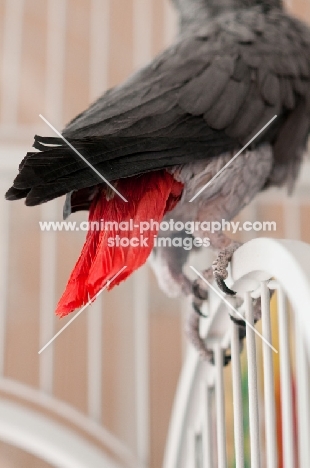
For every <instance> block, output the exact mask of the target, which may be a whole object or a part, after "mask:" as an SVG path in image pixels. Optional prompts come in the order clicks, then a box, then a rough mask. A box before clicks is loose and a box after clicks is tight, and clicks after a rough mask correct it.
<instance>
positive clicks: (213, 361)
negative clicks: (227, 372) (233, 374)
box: [210, 351, 231, 367]
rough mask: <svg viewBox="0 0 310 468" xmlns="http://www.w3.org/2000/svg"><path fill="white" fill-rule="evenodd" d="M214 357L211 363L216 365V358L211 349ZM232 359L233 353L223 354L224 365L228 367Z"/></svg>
mask: <svg viewBox="0 0 310 468" xmlns="http://www.w3.org/2000/svg"><path fill="white" fill-rule="evenodd" d="M211 353H212V357H211V359H210V362H211V364H212V365H213V366H214V365H215V359H214V353H213V351H211ZM230 361H231V354H224V355H223V366H224V367H226V366H228V364H229V363H230Z"/></svg>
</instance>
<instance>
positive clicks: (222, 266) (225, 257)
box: [212, 242, 242, 296]
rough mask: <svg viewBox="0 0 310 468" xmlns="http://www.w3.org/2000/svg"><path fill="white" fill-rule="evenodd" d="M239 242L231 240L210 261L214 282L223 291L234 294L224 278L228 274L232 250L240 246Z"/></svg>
mask: <svg viewBox="0 0 310 468" xmlns="http://www.w3.org/2000/svg"><path fill="white" fill-rule="evenodd" d="M241 245H242V244H240V242H232V243H231V244H230V245H229V246H228V247H226V249H223V250H221V251H220V253H219V254H218V256H217V259H216V260H215V261H214V262H213V263H212V269H213V275H214V278H215V281H216V284H217V285H218V287H219V288H220V290H221V291H223V293H225V294H228V295H230V296H234V295H235V294H236V293H235V291H233V290H232V289H230V288H229V287H228V286H227V285H226V283H225V280H226V278H227V276H228V272H227V267H228V265H229V262H230V261H231V259H232V256H233V254H234V252H235V251H236V250H237V249H238V248H239V247H240V246H241Z"/></svg>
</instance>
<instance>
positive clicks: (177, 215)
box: [6, 0, 310, 358]
mask: <svg viewBox="0 0 310 468" xmlns="http://www.w3.org/2000/svg"><path fill="white" fill-rule="evenodd" d="M174 3H175V5H176V6H177V8H178V10H179V13H180V26H181V27H180V34H179V36H178V38H177V39H176V41H175V43H174V44H173V45H172V46H171V47H169V48H168V49H167V50H165V51H164V52H163V53H161V54H160V55H158V56H157V57H156V58H155V59H154V60H153V61H152V62H151V63H150V64H148V65H147V66H146V67H145V68H143V69H141V70H139V71H138V72H137V73H135V74H134V75H133V76H131V77H130V78H129V79H128V80H127V81H126V82H125V83H124V84H122V85H120V86H117V87H115V88H114V89H111V90H109V91H107V92H106V93H105V94H104V95H103V96H102V97H100V98H99V99H98V100H97V101H96V102H95V103H93V104H92V105H91V106H90V107H89V108H88V109H87V110H86V111H84V112H82V113H81V114H80V115H78V116H77V117H76V118H75V119H73V120H72V121H71V122H70V123H69V124H68V125H67V126H66V127H65V129H64V130H63V133H62V135H63V136H64V137H65V138H66V139H67V140H68V141H69V142H70V143H71V144H72V145H73V147H75V148H76V150H77V151H79V152H80V153H81V154H82V155H83V156H84V157H85V158H86V159H87V160H88V161H89V163H90V164H91V165H92V166H93V167H94V168H95V169H96V170H97V171H99V173H100V174H102V175H103V176H104V177H105V178H106V179H107V180H108V181H111V182H112V184H113V186H114V187H115V188H117V190H118V191H119V192H120V193H121V194H122V195H123V196H124V197H126V198H127V200H128V202H127V203H126V202H125V201H124V200H122V199H121V198H120V197H119V196H118V195H117V194H115V193H114V192H113V190H112V189H111V187H108V186H107V185H106V184H105V183H103V181H102V180H101V179H100V178H98V174H96V173H95V172H94V171H93V170H92V168H91V167H89V166H87V165H86V164H85V162H84V161H83V160H81V158H79V157H78V156H77V155H76V154H75V153H74V152H73V151H72V150H71V149H70V148H69V147H68V145H67V143H65V142H64V141H63V140H62V139H61V138H51V137H48V138H45V137H40V136H35V142H34V145H33V146H34V148H35V149H37V150H39V151H37V152H31V153H28V154H27V155H26V157H25V158H24V160H23V161H22V163H21V165H20V168H19V174H18V175H17V177H16V179H15V180H14V183H13V186H12V187H11V188H10V189H9V190H8V192H7V194H6V197H7V199H8V200H17V199H20V198H26V205H28V206H33V205H38V204H40V203H44V202H47V201H49V200H52V199H54V198H55V197H59V196H61V195H65V194H66V195H67V198H66V203H65V210H64V211H65V215H66V216H67V215H68V214H70V212H74V211H77V210H81V209H87V210H89V219H90V220H91V221H93V220H95V221H96V220H99V219H101V218H105V219H106V220H110V221H118V222H121V221H124V220H127V221H128V220H129V219H134V220H135V221H136V220H137V221H141V220H142V221H143V220H144V221H145V220H151V219H152V220H155V221H156V220H157V221H161V220H163V219H164V220H166V219H174V220H178V221H183V222H187V221H203V220H211V221H221V220H222V219H225V220H227V221H229V220H231V219H232V218H233V217H234V216H236V215H237V214H238V213H239V211H240V210H241V209H242V208H243V207H245V206H246V205H247V204H248V203H249V202H250V201H251V200H252V199H253V197H254V196H255V195H256V194H257V193H258V192H259V191H261V190H264V189H267V188H268V187H271V186H283V185H285V184H286V185H287V186H288V188H289V189H290V190H291V189H292V186H293V183H294V181H295V179H296V176H297V174H298V171H299V167H300V163H301V160H302V155H303V152H304V151H305V147H306V141H307V137H308V134H309V129H310V30H309V28H308V27H307V26H306V25H305V24H303V23H302V22H301V21H299V20H297V19H295V18H292V17H291V16H289V15H288V14H287V13H285V11H284V10H283V5H282V2H281V1H280V0H235V1H234V0H231V1H229V0H210V1H209V0H174ZM275 115H276V116H277V118H276V119H275V120H273V121H272V123H271V124H270V125H269V126H268V127H267V128H266V130H265V131H264V132H262V133H260V134H259V136H258V137H257V138H256V139H255V140H254V141H253V142H252V143H251V145H250V146H249V147H248V148H247V149H246V150H245V151H243V152H242V153H241V154H240V155H239V156H238V157H237V158H236V159H235V160H234V161H233V162H232V163H231V164H230V165H229V167H227V168H226V169H225V170H224V171H223V172H222V173H221V174H220V175H219V176H218V177H217V178H216V179H214V181H213V182H212V183H211V184H210V185H209V186H208V187H207V188H206V189H205V190H203V191H202V193H201V194H200V195H199V196H198V197H196V198H195V200H193V201H192V202H191V203H189V201H190V200H191V199H192V198H193V197H194V196H195V194H197V192H198V191H199V190H200V189H201V188H202V187H204V186H205V185H206V184H207V182H208V181H210V180H211V178H213V176H215V175H216V174H217V173H218V172H219V171H220V170H221V169H222V168H223V167H224V166H225V164H226V163H227V162H228V161H230V160H231V159H232V157H233V156H234V155H235V154H236V153H237V152H238V151H239V150H240V149H241V148H242V147H243V146H244V145H246V144H247V143H248V142H249V141H250V140H251V138H252V137H253V136H255V135H256V134H257V133H258V132H259V131H260V130H261V129H262V128H263V127H264V126H265V125H266V123H267V122H269V121H270V120H271V119H272V118H273V117H274V116H275ZM111 232H112V234H113V235H115V234H121V235H124V233H123V232H122V233H120V232H119V231H117V232H116V231H115V229H114V230H113V229H112V230H111ZM111 232H110V231H109V232H108V233H107V232H106V231H104V232H99V233H98V232H88V234H87V238H86V243H85V245H84V247H83V250H82V253H81V256H80V258H79V260H78V262H77V264H76V266H75V269H74V270H73V272H72V274H71V277H70V279H69V282H68V285H67V289H66V291H65V293H64V295H63V296H62V298H61V300H60V302H59V304H58V306H57V313H58V314H59V315H60V316H62V315H66V314H67V313H69V312H71V311H73V310H74V309H76V308H77V307H79V306H81V305H83V304H85V303H87V301H88V299H89V297H94V295H95V294H96V293H98V291H99V290H100V289H101V288H102V287H103V286H104V285H105V284H106V282H107V281H108V280H111V278H113V275H114V276H115V275H116V274H117V272H118V271H119V270H120V269H121V268H122V267H123V266H124V265H127V268H126V269H125V270H124V271H122V273H121V274H120V275H119V276H118V277H117V278H116V279H115V281H113V283H111V284H109V288H112V287H113V286H114V285H116V284H118V283H119V282H120V281H122V280H123V279H125V278H126V277H127V276H128V275H129V274H130V273H131V272H132V271H134V270H135V269H137V268H138V267H139V266H140V265H142V264H143V263H144V262H145V261H146V259H147V258H148V256H149V255H150V253H151V250H152V247H153V244H154V240H155V237H156V235H158V237H159V238H160V237H161V236H167V232H157V231H156V229H155V231H152V232H151V231H149V232H148V233H147V234H148V235H149V237H150V239H151V243H150V245H148V246H147V247H146V246H140V247H138V248H133V247H115V246H113V247H111V246H109V245H108V243H107V242H108V241H107V236H108V235H110V234H111ZM126 234H127V235H128V236H132V235H133V233H132V231H131V232H129V231H128V232H127V233H126ZM169 235H170V237H174V236H177V235H178V236H180V235H181V236H183V237H184V238H185V237H186V236H188V235H187V234H186V233H185V232H184V231H183V232H181V233H180V232H174V231H170V232H169ZM207 236H208V238H209V239H210V243H211V247H212V248H213V249H215V250H217V251H219V255H218V258H217V260H216V261H215V262H214V265H213V274H214V276H215V279H216V282H217V284H218V285H219V287H220V288H221V289H222V290H223V291H224V292H225V293H228V294H233V291H231V290H230V289H229V288H228V287H227V286H226V285H225V282H224V280H225V279H226V277H227V272H226V267H227V266H228V263H229V261H230V259H231V257H232V254H233V252H234V251H235V250H236V248H237V247H238V246H239V245H240V244H238V243H236V242H233V241H231V240H230V239H229V238H227V237H226V236H225V235H224V234H223V233H222V232H216V233H210V232H208V233H207ZM193 237H196V238H197V237H201V238H205V237H206V232H201V230H200V229H199V228H198V229H197V230H195V232H193ZM188 254H189V251H185V250H184V249H182V248H177V247H174V248H168V247H158V246H157V247H155V248H154V251H153V254H152V257H153V264H154V268H155V271H156V273H157V276H158V278H159V280H160V284H161V286H162V287H163V289H165V290H166V291H167V293H168V294H170V295H176V294H178V293H179V292H181V291H182V292H183V293H185V294H188V295H191V294H192V295H193V303H194V306H195V308H196V309H197V308H199V306H200V305H201V303H202V301H203V300H204V299H205V298H206V293H205V290H204V288H203V284H202V283H201V282H197V281H196V282H194V284H192V283H191V281H190V280H189V279H188V278H187V277H186V275H185V274H184V272H183V267H184V265H185V263H186V261H187V257H188ZM204 274H205V277H206V278H207V277H208V276H209V274H210V269H207V270H206V271H205V272H204ZM198 312H199V310H198ZM193 317H194V318H193ZM189 334H190V337H191V339H192V342H193V343H194V345H195V346H196V347H197V348H198V349H199V350H200V351H201V352H202V353H204V354H205V355H207V357H209V358H211V357H212V356H211V353H209V352H208V350H206V349H204V344H203V342H202V340H201V339H200V337H199V332H198V315H197V314H196V315H195V314H193V315H192V316H191V318H190V333H189Z"/></svg>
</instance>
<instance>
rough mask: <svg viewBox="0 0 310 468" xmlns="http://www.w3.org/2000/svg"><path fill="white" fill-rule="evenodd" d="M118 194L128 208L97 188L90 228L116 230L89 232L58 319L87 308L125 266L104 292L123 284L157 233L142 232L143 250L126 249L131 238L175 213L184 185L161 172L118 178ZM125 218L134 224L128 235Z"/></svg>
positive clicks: (127, 222) (64, 295)
mask: <svg viewBox="0 0 310 468" xmlns="http://www.w3.org/2000/svg"><path fill="white" fill-rule="evenodd" d="M117 190H118V191H119V192H120V193H121V194H122V195H123V196H124V197H125V198H126V199H127V200H128V203H126V202H124V201H123V200H122V199H121V198H120V197H119V196H118V195H114V194H113V195H114V196H113V198H112V199H111V200H109V201H107V199H106V190H105V189H102V190H101V191H100V193H99V194H98V196H96V198H95V199H94V201H93V202H92V205H91V207H90V210H89V222H90V223H91V222H94V221H97V222H98V225H99V223H100V221H101V220H104V223H105V224H106V223H107V222H110V223H112V222H116V223H117V225H116V224H114V226H113V225H111V226H110V225H109V229H106V230H104V231H103V230H89V231H88V233H87V237H86V241H85V244H84V246H83V249H82V252H81V255H80V257H79V259H78V261H77V263H76V265H75V267H74V269H73V271H72V273H71V276H70V279H69V281H68V284H67V287H66V290H65V292H64V294H63V296H62V297H61V299H60V301H59V303H58V305H57V309H56V314H57V315H59V316H61V317H62V316H64V315H67V314H69V313H70V312H72V311H73V310H75V309H77V308H78V307H81V306H82V305H84V304H86V303H87V302H88V301H89V299H90V298H93V297H94V296H95V295H96V294H97V293H98V292H99V291H100V290H101V289H102V288H103V287H104V286H105V284H106V283H107V281H109V280H110V279H111V278H113V276H115V275H116V274H117V273H118V272H119V271H120V270H121V268H122V267H123V266H124V265H127V268H126V269H125V270H124V271H123V272H122V273H121V274H120V275H119V276H117V278H116V279H115V280H114V281H113V282H112V283H111V285H109V287H108V288H107V289H111V288H113V287H114V286H116V285H117V284H119V283H120V282H121V281H123V280H125V279H126V278H127V277H128V276H129V275H130V274H131V273H132V272H133V271H135V270H136V269H137V268H139V267H140V266H141V265H143V264H144V263H145V261H146V259H147V258H148V256H149V254H150V253H151V250H152V248H153V245H154V237H155V236H156V235H157V230H156V229H153V230H151V229H149V230H147V231H144V233H143V239H146V238H148V240H147V242H145V244H147V246H146V245H144V246H141V245H139V246H130V245H127V246H126V244H127V243H129V241H130V240H132V239H133V238H138V239H139V242H140V241H141V238H140V236H141V234H140V232H139V227H140V226H139V223H141V222H143V221H148V222H150V220H152V219H153V220H154V221H157V222H160V221H161V220H162V218H163V216H164V214H165V213H166V212H167V211H169V210H172V209H173V208H174V206H175V205H176V203H177V202H178V200H179V199H180V196H181V193H182V190H183V185H182V184H181V183H180V182H177V181H176V180H175V179H174V177H173V176H172V175H171V174H169V173H168V172H167V171H165V170H161V171H156V172H151V173H148V174H142V175H140V176H135V177H130V178H126V179H120V180H118V181H117ZM130 219H133V220H134V223H133V224H134V228H133V230H131V229H130V225H129V223H130ZM120 223H122V224H121V226H120ZM90 225H91V224H90ZM127 225H128V229H126V228H127ZM116 226H117V227H116ZM150 227H152V226H150ZM123 228H124V229H123ZM117 236H119V237H118V238H117ZM109 239H110V240H109ZM112 239H113V240H114V245H112ZM116 239H118V244H120V245H117V240H116Z"/></svg>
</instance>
